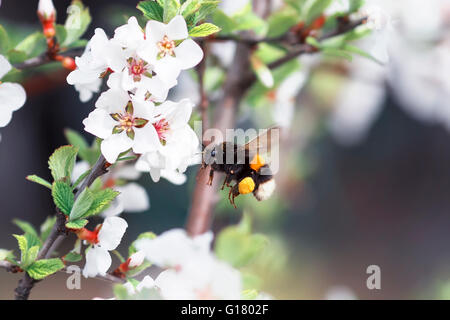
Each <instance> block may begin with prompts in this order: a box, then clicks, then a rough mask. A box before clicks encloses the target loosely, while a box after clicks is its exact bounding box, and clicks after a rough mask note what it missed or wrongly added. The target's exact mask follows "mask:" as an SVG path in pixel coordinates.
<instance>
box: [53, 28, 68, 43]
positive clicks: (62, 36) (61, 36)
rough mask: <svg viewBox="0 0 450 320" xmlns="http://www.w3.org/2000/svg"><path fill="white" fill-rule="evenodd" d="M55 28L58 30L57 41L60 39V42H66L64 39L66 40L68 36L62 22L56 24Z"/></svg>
mask: <svg viewBox="0 0 450 320" xmlns="http://www.w3.org/2000/svg"><path fill="white" fill-rule="evenodd" d="M55 30H56V41H58V43H64V41H66V38H67V31H66V28H65V27H64V26H63V25H61V24H57V25H56V26H55Z"/></svg>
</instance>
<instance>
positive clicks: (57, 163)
mask: <svg viewBox="0 0 450 320" xmlns="http://www.w3.org/2000/svg"><path fill="white" fill-rule="evenodd" d="M77 152H78V149H77V148H76V147H74V146H62V147H60V148H58V149H56V150H55V152H53V154H52V155H51V156H50V158H49V160H48V166H49V168H50V170H51V172H52V176H53V179H54V180H55V181H58V180H61V179H65V180H66V181H70V176H71V174H72V171H73V167H74V165H75V160H76V158H77Z"/></svg>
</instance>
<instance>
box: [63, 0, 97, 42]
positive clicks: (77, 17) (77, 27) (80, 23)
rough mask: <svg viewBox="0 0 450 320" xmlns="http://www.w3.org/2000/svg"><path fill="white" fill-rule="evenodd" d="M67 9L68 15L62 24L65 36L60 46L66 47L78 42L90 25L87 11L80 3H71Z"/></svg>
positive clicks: (76, 1)
mask: <svg viewBox="0 0 450 320" xmlns="http://www.w3.org/2000/svg"><path fill="white" fill-rule="evenodd" d="M69 8H70V10H69V15H68V16H67V20H66V22H65V24H64V27H65V28H66V33H67V35H66V38H65V41H64V42H63V43H62V46H68V45H70V44H72V43H74V42H75V41H77V40H79V39H80V38H81V36H82V35H83V34H84V33H85V32H86V30H87V28H88V27H89V24H90V23H91V15H90V13H89V9H88V8H85V7H84V5H83V3H82V2H81V1H79V0H75V1H73V2H72V5H71V6H70V7H69Z"/></svg>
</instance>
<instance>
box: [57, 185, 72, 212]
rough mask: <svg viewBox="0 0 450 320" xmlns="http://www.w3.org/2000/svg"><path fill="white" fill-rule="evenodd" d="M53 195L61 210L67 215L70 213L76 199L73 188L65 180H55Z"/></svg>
mask: <svg viewBox="0 0 450 320" xmlns="http://www.w3.org/2000/svg"><path fill="white" fill-rule="evenodd" d="M52 197H53V202H54V203H55V205H56V206H57V207H58V208H59V210H61V212H62V213H64V214H65V215H69V214H70V212H71V210H72V207H73V204H74V201H75V200H74V198H75V197H74V195H73V192H72V188H71V187H70V186H69V185H68V184H66V183H65V182H62V181H55V182H53V186H52Z"/></svg>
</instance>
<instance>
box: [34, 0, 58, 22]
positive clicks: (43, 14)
mask: <svg viewBox="0 0 450 320" xmlns="http://www.w3.org/2000/svg"><path fill="white" fill-rule="evenodd" d="M37 12H38V16H39V19H41V21H42V23H44V22H46V21H52V22H55V20H56V10H55V6H54V5H53V1H52V0H39V4H38V11H37Z"/></svg>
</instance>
